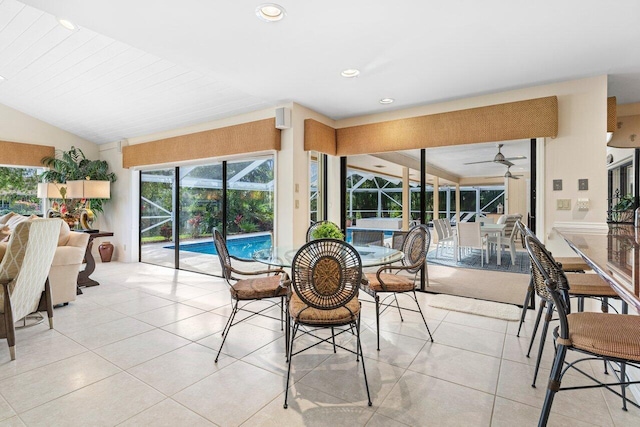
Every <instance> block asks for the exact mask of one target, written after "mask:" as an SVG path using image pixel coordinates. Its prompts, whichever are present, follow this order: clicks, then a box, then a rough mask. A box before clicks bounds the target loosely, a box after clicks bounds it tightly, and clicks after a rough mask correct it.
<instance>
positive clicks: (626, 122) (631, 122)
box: [607, 115, 640, 148]
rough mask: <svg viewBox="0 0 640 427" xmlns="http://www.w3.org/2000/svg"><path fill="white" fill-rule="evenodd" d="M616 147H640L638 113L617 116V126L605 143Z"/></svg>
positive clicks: (639, 118) (639, 117)
mask: <svg viewBox="0 0 640 427" xmlns="http://www.w3.org/2000/svg"><path fill="white" fill-rule="evenodd" d="M607 145H608V146H609V147H616V148H640V115H635V116H624V117H618V126H617V129H616V131H615V133H614V134H613V137H612V138H611V141H610V142H609V143H608V144H607Z"/></svg>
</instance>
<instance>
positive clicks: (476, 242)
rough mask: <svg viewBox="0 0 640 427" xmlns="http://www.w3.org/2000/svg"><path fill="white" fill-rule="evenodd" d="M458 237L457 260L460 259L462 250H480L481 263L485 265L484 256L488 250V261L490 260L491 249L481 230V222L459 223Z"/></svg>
mask: <svg viewBox="0 0 640 427" xmlns="http://www.w3.org/2000/svg"><path fill="white" fill-rule="evenodd" d="M457 237H458V238H457V239H456V251H455V252H456V261H460V251H461V250H463V249H464V250H472V249H479V250H480V265H481V266H484V256H485V252H486V256H487V262H489V249H488V246H487V240H486V237H485V236H482V234H481V232H480V223H479V222H461V223H459V224H458V234H457Z"/></svg>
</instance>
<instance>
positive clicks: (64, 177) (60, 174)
mask: <svg viewBox="0 0 640 427" xmlns="http://www.w3.org/2000/svg"><path fill="white" fill-rule="evenodd" d="M41 162H42V164H43V165H44V166H45V167H48V168H49V170H47V171H44V172H43V173H42V175H41V176H42V182H55V183H59V184H64V183H66V182H67V181H73V180H85V179H90V180H94V181H109V182H115V181H116V179H117V178H116V174H115V173H113V172H109V164H108V163H107V162H106V161H104V160H89V159H87V157H86V156H85V155H84V153H83V152H82V150H81V149H79V148H76V147H74V146H72V147H71V149H70V150H69V151H62V150H56V154H55V156H54V157H49V156H47V157H43V158H42V160H41ZM65 193H66V189H65V188H64V187H63V188H61V189H60V194H61V195H62V196H63V197H65ZM104 201H105V200H103V199H92V200H91V210H92V211H95V212H103V207H102V205H103V203H104ZM62 202H63V204H62V205H60V211H59V212H60V213H61V214H62V210H66V211H67V215H75V214H76V213H77V212H79V211H81V210H82V209H83V208H88V206H87V201H85V200H79V199H77V200H67V199H66V198H65V199H63V201H62ZM63 206H64V209H63Z"/></svg>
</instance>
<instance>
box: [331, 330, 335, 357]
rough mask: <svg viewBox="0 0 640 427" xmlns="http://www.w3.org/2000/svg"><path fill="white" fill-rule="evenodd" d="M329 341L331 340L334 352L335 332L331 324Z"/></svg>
mask: <svg viewBox="0 0 640 427" xmlns="http://www.w3.org/2000/svg"><path fill="white" fill-rule="evenodd" d="M331 341H333V352H334V353H335V352H336V334H335V332H334V330H333V326H332V327H331Z"/></svg>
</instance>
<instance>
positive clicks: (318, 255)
mask: <svg viewBox="0 0 640 427" xmlns="http://www.w3.org/2000/svg"><path fill="white" fill-rule="evenodd" d="M291 274H292V281H291V286H292V287H293V290H294V291H295V293H296V295H297V296H298V297H299V298H300V300H302V302H304V303H305V304H306V305H308V306H309V307H312V308H316V309H319V310H333V309H336V308H339V307H342V306H344V305H345V304H347V303H348V302H349V301H351V300H352V299H353V297H355V296H356V295H357V294H358V289H359V286H360V282H361V280H362V261H361V259H360V255H359V254H358V252H357V251H356V250H355V249H354V248H353V247H352V246H351V245H349V244H348V243H345V242H343V241H342V240H336V239H318V240H312V241H311V242H308V243H306V244H305V245H304V246H302V247H301V248H300V250H298V252H297V253H296V255H295V257H294V258H293V263H292V266H291Z"/></svg>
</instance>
